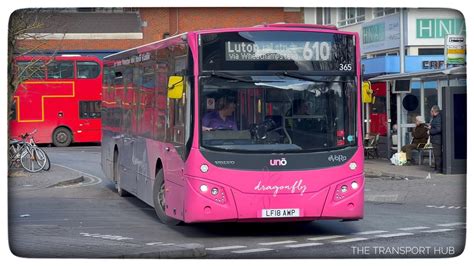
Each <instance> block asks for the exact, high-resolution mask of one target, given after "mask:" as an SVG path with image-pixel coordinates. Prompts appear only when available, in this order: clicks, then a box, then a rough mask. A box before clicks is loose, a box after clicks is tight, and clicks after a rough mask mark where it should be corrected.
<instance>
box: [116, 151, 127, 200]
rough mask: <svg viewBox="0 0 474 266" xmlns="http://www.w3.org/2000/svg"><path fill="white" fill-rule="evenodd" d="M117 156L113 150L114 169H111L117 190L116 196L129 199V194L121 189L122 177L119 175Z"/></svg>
mask: <svg viewBox="0 0 474 266" xmlns="http://www.w3.org/2000/svg"><path fill="white" fill-rule="evenodd" d="M118 155H119V153H118V151H117V150H115V151H114V169H113V171H114V173H113V175H114V180H115V189H116V190H117V194H118V195H119V196H120V197H129V196H130V194H129V193H128V192H127V191H125V190H124V189H123V188H122V175H121V174H120V169H119V161H118Z"/></svg>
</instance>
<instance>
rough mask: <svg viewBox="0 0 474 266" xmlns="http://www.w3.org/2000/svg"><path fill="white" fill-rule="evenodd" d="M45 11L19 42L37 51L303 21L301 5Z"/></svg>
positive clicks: (112, 48)
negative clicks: (196, 31) (282, 6)
mask: <svg viewBox="0 0 474 266" xmlns="http://www.w3.org/2000/svg"><path fill="white" fill-rule="evenodd" d="M44 13H45V14H47V15H39V16H38V15H37V13H35V12H33V14H32V16H36V18H33V19H37V18H39V19H41V18H43V21H42V22H41V23H42V26H41V27H38V28H35V29H31V30H30V32H29V36H30V38H28V39H25V40H23V41H20V42H19V43H18V45H19V46H21V47H23V48H24V49H28V48H32V47H38V48H37V49H35V52H36V53H45V52H52V51H56V52H58V53H61V54H65V53H74V54H88V55H96V56H98V57H103V56H105V55H107V54H110V53H114V52H118V51H121V50H125V49H129V48H132V47H136V46H140V45H143V44H146V43H150V42H155V41H158V40H161V39H163V38H165V37H168V36H173V35H177V34H181V33H184V32H187V31H193V30H201V29H212V28H229V27H244V26H255V25H259V24H270V23H278V22H286V23H303V22H304V19H303V9H300V8H232V7H229V8H210V7H207V8H69V9H57V10H45V11H44ZM15 15H18V14H15V13H13V14H12V16H15ZM31 37H33V38H31ZM35 37H36V38H35ZM38 43H40V44H38Z"/></svg>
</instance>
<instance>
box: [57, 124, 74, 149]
mask: <svg viewBox="0 0 474 266" xmlns="http://www.w3.org/2000/svg"><path fill="white" fill-rule="evenodd" d="M71 142H72V133H71V131H70V130H69V129H67V128H65V127H58V128H56V130H54V133H53V144H54V146H56V147H67V146H69V145H70V144H71Z"/></svg>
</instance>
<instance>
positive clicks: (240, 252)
mask: <svg viewBox="0 0 474 266" xmlns="http://www.w3.org/2000/svg"><path fill="white" fill-rule="evenodd" d="M270 250H273V249H271V248H255V249H245V250H236V251H232V253H238V254H244V253H255V252H263V251H270Z"/></svg>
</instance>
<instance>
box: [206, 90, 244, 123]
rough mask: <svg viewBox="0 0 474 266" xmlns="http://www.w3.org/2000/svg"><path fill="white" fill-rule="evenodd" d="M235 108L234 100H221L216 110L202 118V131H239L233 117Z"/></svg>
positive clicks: (225, 98)
mask: <svg viewBox="0 0 474 266" xmlns="http://www.w3.org/2000/svg"><path fill="white" fill-rule="evenodd" d="M235 107H236V104H235V100H234V99H232V98H230V97H225V96H224V97H221V98H219V99H218V100H217V108H216V110H215V111H212V112H208V113H207V114H205V115H204V117H203V118H202V130H204V131H211V130H237V123H236V122H235V120H234V117H233V116H232V114H233V113H234V112H235Z"/></svg>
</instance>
